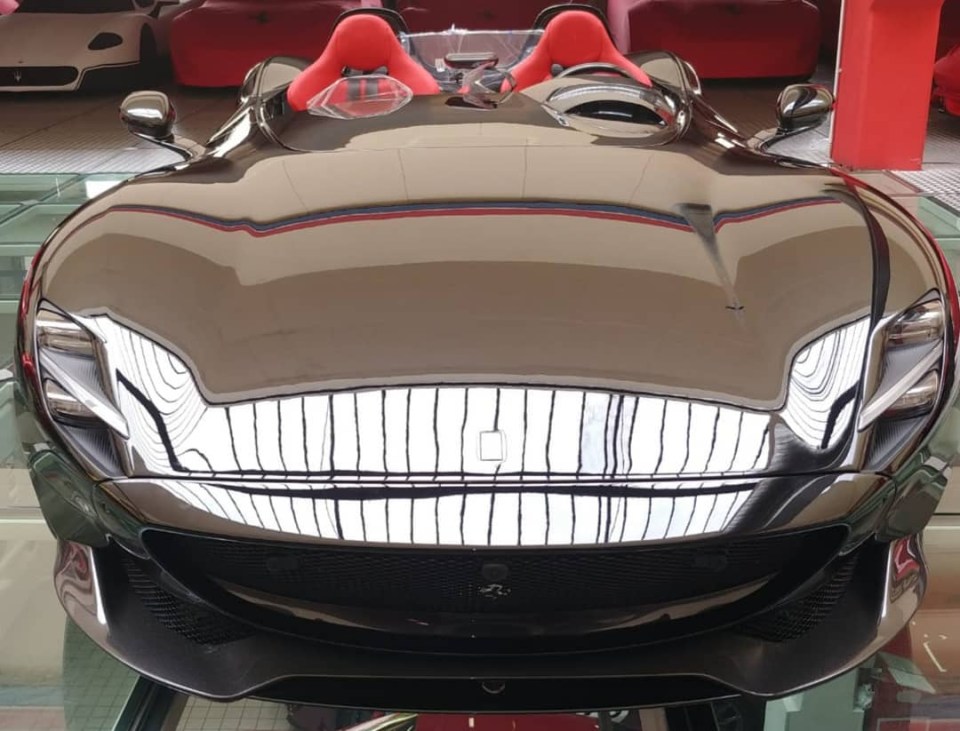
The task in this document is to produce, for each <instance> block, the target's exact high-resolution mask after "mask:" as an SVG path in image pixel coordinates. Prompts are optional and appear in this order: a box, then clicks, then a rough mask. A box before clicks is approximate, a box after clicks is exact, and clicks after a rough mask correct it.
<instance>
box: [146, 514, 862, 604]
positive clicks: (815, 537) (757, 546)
mask: <svg viewBox="0 0 960 731" xmlns="http://www.w3.org/2000/svg"><path fill="white" fill-rule="evenodd" d="M844 535H845V530H844V529H842V528H841V529H822V530H817V531H807V532H801V533H791V534H779V535H762V536H753V537H750V538H744V539H740V540H728V541H725V542H717V541H712V542H698V543H682V544H674V545H670V546H663V547H657V548H637V547H618V548H614V549H610V548H588V549H580V548H559V549H514V550H500V549H491V550H464V549H459V550H458V549H454V548H444V547H437V548H436V549H428V548H417V549H409V548H379V547H377V548H373V547H371V548H367V547H362V546H361V547H343V546H329V545H309V544H291V543H287V544H275V543H266V542H258V541H236V540H226V539H220V538H211V537H206V536H198V535H184V534H178V533H173V532H165V531H159V530H149V531H146V532H145V534H144V542H145V544H146V545H147V548H148V549H149V550H150V552H151V553H152V554H153V556H154V557H155V558H156V560H157V561H158V563H160V565H162V566H163V567H164V568H165V569H166V570H167V571H169V572H170V573H171V574H172V575H173V576H176V577H177V578H178V579H179V580H180V581H182V582H183V583H184V584H185V585H187V586H190V587H191V588H193V589H195V590H196V587H197V586H198V582H203V581H207V580H211V579H212V580H214V581H216V582H222V583H227V584H230V585H233V586H235V587H240V588H244V589H248V590H254V591H256V592H261V593H265V594H269V595H273V596H275V597H283V598H289V599H293V600H298V601H301V602H309V603H316V604H321V605H336V606H346V607H357V608H366V609H375V610H395V611H402V612H408V611H411V610H423V611H427V612H444V613H450V614H464V615H487V616H491V615H497V614H525V613H547V614H551V613H559V612H581V611H589V610H603V609H611V608H623V607H640V606H646V605H658V604H664V603H668V602H677V601H683V600H687V599H692V598H696V597H701V596H710V595H712V594H716V593H718V592H723V591H727V590H730V589H734V588H737V587H742V586H745V585H749V584H753V583H756V582H763V581H766V580H768V579H770V578H772V577H774V576H777V575H780V574H782V573H784V572H788V573H789V572H791V571H793V570H797V569H798V568H800V567H803V568H805V569H808V568H809V567H811V566H817V567H819V566H822V565H824V564H826V563H827V562H828V561H829V559H830V558H831V556H832V555H833V554H834V553H835V551H836V550H837V548H838V547H839V543H840V541H841V540H842V538H843V536H844ZM199 593H202V592H199Z"/></svg>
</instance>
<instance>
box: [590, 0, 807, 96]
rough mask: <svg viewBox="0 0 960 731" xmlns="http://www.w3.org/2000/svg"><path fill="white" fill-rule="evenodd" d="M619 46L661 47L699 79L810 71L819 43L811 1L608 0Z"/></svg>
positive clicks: (636, 48) (800, 75)
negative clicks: (691, 69) (682, 62)
mask: <svg viewBox="0 0 960 731" xmlns="http://www.w3.org/2000/svg"><path fill="white" fill-rule="evenodd" d="M607 7H608V15H609V18H610V25H611V30H612V31H613V34H614V39H615V41H616V42H617V45H618V46H619V47H620V50H621V51H625V52H636V51H645V50H667V51H672V52H674V53H676V54H677V55H678V56H680V57H682V58H684V59H686V60H687V61H689V62H690V63H691V64H693V66H694V68H695V69H696V70H697V72H698V73H699V74H700V76H701V77H703V78H708V79H710V78H713V79H720V78H756V77H798V78H804V77H808V76H810V75H811V74H812V73H813V72H814V70H815V69H816V66H817V58H818V55H819V48H820V10H819V9H818V8H817V6H816V5H815V4H814V3H813V2H811V0H608V3H607Z"/></svg>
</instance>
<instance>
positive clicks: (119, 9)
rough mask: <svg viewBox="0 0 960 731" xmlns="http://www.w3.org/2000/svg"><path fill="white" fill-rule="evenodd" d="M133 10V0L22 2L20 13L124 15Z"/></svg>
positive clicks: (47, 0)
mask: <svg viewBox="0 0 960 731" xmlns="http://www.w3.org/2000/svg"><path fill="white" fill-rule="evenodd" d="M131 9H133V3H132V2H131V0H73V2H64V0H22V2H21V3H20V7H19V8H17V10H16V12H18V13H123V12H126V11H127V10H131Z"/></svg>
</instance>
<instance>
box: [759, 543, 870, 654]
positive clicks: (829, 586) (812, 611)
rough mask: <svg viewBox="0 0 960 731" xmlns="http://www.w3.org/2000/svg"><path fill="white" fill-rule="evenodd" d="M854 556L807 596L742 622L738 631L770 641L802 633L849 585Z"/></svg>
mask: <svg viewBox="0 0 960 731" xmlns="http://www.w3.org/2000/svg"><path fill="white" fill-rule="evenodd" d="M856 565H857V561H856V556H850V557H848V558H846V559H844V560H843V561H842V562H841V563H840V565H839V566H837V568H836V569H835V570H834V572H833V575H832V576H831V577H830V579H829V580H828V581H827V582H826V583H825V584H823V585H822V586H821V587H820V588H818V589H816V590H815V591H813V592H811V593H810V594H807V596H805V597H803V598H802V599H799V600H797V601H795V602H791V603H790V604H786V605H784V606H782V607H780V608H779V609H776V610H775V611H772V612H768V613H767V614H762V615H760V616H759V617H756V618H755V619H753V620H752V621H750V622H749V623H747V624H744V625H742V627H741V632H742V633H743V634H747V635H750V636H751V637H757V638H759V639H761V640H767V641H769V642H787V641H789V640H796V639H798V638H800V637H803V635H805V634H806V633H807V632H809V631H810V630H812V629H813V628H814V627H816V626H817V625H818V624H820V623H821V622H822V621H823V620H824V619H826V618H827V617H828V616H829V615H830V613H831V612H832V611H833V608H834V607H835V606H836V605H837V603H838V602H839V601H840V599H841V597H843V595H844V593H845V592H846V591H847V587H848V586H850V579H851V578H852V577H853V572H854V569H855V568H856Z"/></svg>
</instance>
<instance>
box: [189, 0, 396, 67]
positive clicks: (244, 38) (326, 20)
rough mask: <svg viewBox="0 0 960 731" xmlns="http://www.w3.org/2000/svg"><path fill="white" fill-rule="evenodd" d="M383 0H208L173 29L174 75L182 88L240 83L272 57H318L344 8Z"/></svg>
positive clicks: (367, 4) (190, 12)
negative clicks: (260, 63)
mask: <svg viewBox="0 0 960 731" xmlns="http://www.w3.org/2000/svg"><path fill="white" fill-rule="evenodd" d="M361 5H365V6H370V5H375V6H379V5H380V3H379V0H205V2H203V4H201V5H200V6H198V7H196V8H192V9H191V10H188V11H186V12H184V13H181V14H180V15H178V16H177V17H176V18H175V19H174V21H173V23H172V24H171V28H170V58H171V61H172V62H173V71H174V76H175V77H176V80H177V82H178V83H180V84H183V85H184V86H239V85H240V84H241V83H242V82H243V77H244V76H245V75H246V73H247V71H249V70H250V68H251V67H252V66H253V65H255V64H257V63H259V62H260V61H262V60H263V59H265V58H268V57H270V56H278V55H285V56H302V57H304V58H311V59H312V58H316V57H317V56H319V55H320V54H321V53H322V52H323V48H324V46H325V45H326V43H327V38H329V36H330V31H331V29H332V28H333V24H334V22H335V21H336V19H337V18H338V17H339V16H340V13H342V12H343V11H345V10H349V9H351V8H356V7H360V6H361Z"/></svg>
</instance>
